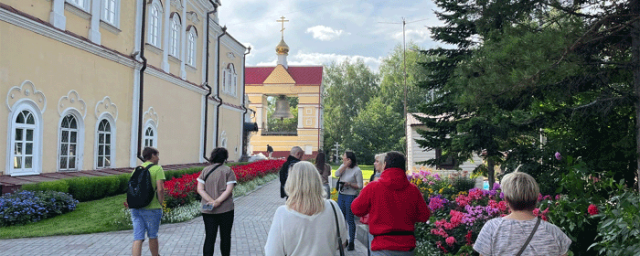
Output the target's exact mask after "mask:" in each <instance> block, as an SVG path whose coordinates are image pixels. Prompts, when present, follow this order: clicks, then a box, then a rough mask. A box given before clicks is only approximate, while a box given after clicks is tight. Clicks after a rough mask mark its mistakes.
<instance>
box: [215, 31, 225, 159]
mask: <svg viewBox="0 0 640 256" xmlns="http://www.w3.org/2000/svg"><path fill="white" fill-rule="evenodd" d="M226 34H227V26H224V27H222V34H220V35H219V36H218V43H217V44H216V46H217V47H218V53H217V54H216V57H217V58H218V60H217V65H216V66H217V70H216V80H217V81H216V100H218V102H219V103H218V105H217V106H216V148H217V147H218V143H219V142H218V141H219V138H220V135H219V134H218V132H219V130H220V106H222V98H220V38H221V37H222V36H224V35H226Z"/></svg>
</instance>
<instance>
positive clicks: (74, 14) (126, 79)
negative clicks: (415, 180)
mask: <svg viewBox="0 0 640 256" xmlns="http://www.w3.org/2000/svg"><path fill="white" fill-rule="evenodd" d="M219 5H220V3H219V2H217V1H207V0H49V1H42V0H0V95H3V96H4V95H6V98H5V99H6V108H3V109H2V110H0V119H1V120H7V125H0V134H6V137H4V136H0V138H3V139H6V141H5V142H6V143H5V144H3V145H5V146H2V147H0V155H1V154H3V155H6V157H2V158H0V173H1V174H4V175H11V176H20V175H37V174H41V173H52V172H66V171H77V170H93V169H101V168H119V167H133V166H136V165H138V164H139V163H140V160H139V159H138V156H139V155H138V152H139V151H138V150H139V147H138V139H140V141H141V144H142V146H143V147H144V146H154V147H157V148H158V150H159V151H160V163H161V164H165V165H168V164H186V163H199V162H204V161H205V159H204V157H203V156H204V155H205V153H208V152H204V150H205V146H206V150H207V151H209V152H210V151H211V149H212V148H214V147H215V146H216V145H218V146H222V147H226V148H227V149H228V150H229V160H231V161H237V160H238V159H239V158H240V157H241V155H242V144H243V141H242V124H243V121H244V120H243V115H244V113H246V108H245V107H244V105H245V104H244V100H245V99H244V97H243V96H244V91H243V90H244V86H243V82H244V81H242V78H243V77H244V74H243V66H244V54H245V51H246V50H247V49H246V48H245V47H244V46H243V45H242V44H240V43H239V42H238V41H237V40H235V39H234V38H233V37H231V36H230V35H229V34H226V28H224V29H223V28H222V27H221V26H220V25H218V13H217V11H221V10H222V9H221V8H220V9H219V8H218V6H219ZM143 35H144V36H143ZM207 37H209V39H208V40H206V38H207ZM206 42H209V45H206ZM207 51H208V52H209V55H207ZM207 56H209V57H207ZM145 59H146V65H145V61H144V60H145ZM141 70H143V71H142V72H141ZM141 73H142V74H141ZM238 78H240V79H238ZM207 79H209V81H207ZM207 84H208V85H210V86H211V87H213V89H212V92H211V96H210V97H209V98H207V96H206V95H207V94H208V93H209V90H208V88H207V86H206V85H207ZM141 85H142V88H141ZM141 89H143V91H142V90H141ZM141 91H142V95H140V92H141ZM140 105H141V106H142V108H140V107H139V106H140ZM205 113H207V115H205ZM140 116H141V117H142V118H141V119H140V118H139V117H140ZM205 119H206V120H207V121H206V122H205ZM140 121H141V122H140ZM205 127H206V130H205ZM139 131H140V132H139ZM45 135H46V136H45ZM139 136H142V137H141V138H139ZM205 137H206V140H205ZM205 141H206V145H205Z"/></svg>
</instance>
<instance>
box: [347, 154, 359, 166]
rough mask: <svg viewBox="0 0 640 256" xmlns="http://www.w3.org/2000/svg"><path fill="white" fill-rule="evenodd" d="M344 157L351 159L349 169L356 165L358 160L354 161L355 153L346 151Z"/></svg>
mask: <svg viewBox="0 0 640 256" xmlns="http://www.w3.org/2000/svg"><path fill="white" fill-rule="evenodd" d="M344 155H345V156H347V158H349V159H351V165H349V168H353V167H356V165H358V160H356V153H353V151H351V150H347V151H345V152H344Z"/></svg>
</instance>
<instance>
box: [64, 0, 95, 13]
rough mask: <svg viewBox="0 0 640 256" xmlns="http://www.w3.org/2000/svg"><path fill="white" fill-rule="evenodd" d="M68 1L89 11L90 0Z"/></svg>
mask: <svg viewBox="0 0 640 256" xmlns="http://www.w3.org/2000/svg"><path fill="white" fill-rule="evenodd" d="M67 3H70V4H72V5H73V6H75V7H78V8H80V9H82V10H84V11H86V12H89V10H90V9H89V3H90V1H89V0H67Z"/></svg>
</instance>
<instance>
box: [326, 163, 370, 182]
mask: <svg viewBox="0 0 640 256" xmlns="http://www.w3.org/2000/svg"><path fill="white" fill-rule="evenodd" d="M358 166H359V167H360V170H362V179H363V180H365V181H368V180H369V178H371V175H372V174H373V165H358ZM338 167H340V165H332V166H331V175H332V176H333V177H334V178H336V179H337V178H338V177H336V175H335V173H336V170H338Z"/></svg>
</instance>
